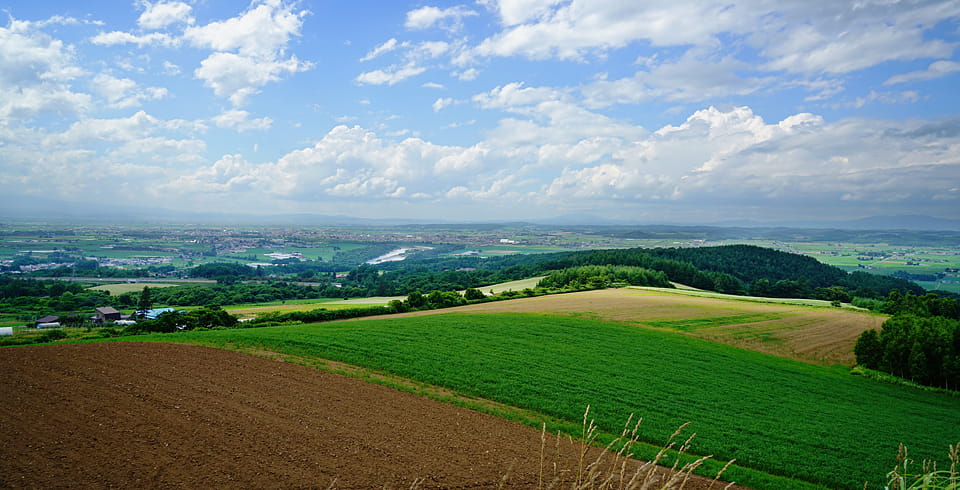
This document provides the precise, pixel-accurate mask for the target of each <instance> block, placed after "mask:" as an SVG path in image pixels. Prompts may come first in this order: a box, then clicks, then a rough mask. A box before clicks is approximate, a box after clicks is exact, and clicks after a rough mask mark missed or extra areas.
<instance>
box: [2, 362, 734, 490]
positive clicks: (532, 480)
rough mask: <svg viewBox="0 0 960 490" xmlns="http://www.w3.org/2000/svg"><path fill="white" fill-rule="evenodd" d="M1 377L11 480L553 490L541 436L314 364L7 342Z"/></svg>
mask: <svg viewBox="0 0 960 490" xmlns="http://www.w3.org/2000/svg"><path fill="white" fill-rule="evenodd" d="M0 372H2V373H3V374H2V377H0V401H2V404H0V455H2V456H0V487H3V488H17V487H33V488H66V487H70V488H77V487H86V488H90V487H97V488H107V487H124V488H130V487H137V488H143V487H150V488H170V487H189V488H211V487H219V488H224V487H229V488H280V487H283V488H293V487H296V488H302V487H311V488H317V487H319V488H327V487H328V486H330V485H331V483H333V482H335V485H334V486H335V487H336V488H410V486H411V484H413V482H414V480H415V479H418V478H419V479H424V481H423V483H422V484H421V485H420V488H496V487H497V485H498V483H499V482H500V480H501V479H502V478H503V476H504V475H505V474H507V473H508V472H509V475H508V476H509V479H508V484H507V485H506V486H507V487H510V488H536V487H537V481H538V476H539V471H540V447H541V435H540V432H539V431H536V430H533V429H530V428H526V427H522V426H519V425H516V424H513V423H510V422H506V421H504V420H500V419H497V418H494V417H491V416H487V415H483V414H480V413H477V412H473V411H470V410H466V409H462V408H458V407H455V406H452V405H447V404H443V403H440V402H436V401H432V400H428V399H424V398H419V397H417V396H414V395H411V394H407V393H403V392H399V391H396V390H393V389H390V388H386V387H382V386H378V385H373V384H368V383H365V382H363V381H361V380H358V379H353V378H348V377H344V376H339V375H335V374H330V373H325V372H321V371H317V370H314V369H311V368H307V367H304V366H299V365H294V364H289V363H283V362H279V361H275V360H271V359H265V358H260V357H255V356H249V355H244V354H238V353H233V352H227V351H221V350H216V349H210V348H202V347H195V346H187V345H174V344H150V343H109V344H107V343H104V344H80V345H55V346H32V347H19V348H8V349H0ZM554 452H556V449H555V448H554V442H553V441H552V439H551V441H550V442H548V453H549V455H548V461H547V463H548V465H549V464H550V463H552V461H553V458H554V456H553V453H554ZM575 454H576V448H575V447H574V446H573V445H571V444H568V443H564V444H563V445H562V449H561V456H560V464H561V467H564V468H575V467H576V464H575V463H574V461H573V458H574V457H575ZM547 476H548V478H549V477H550V476H551V473H549V472H548V473H547ZM708 484H709V481H706V480H703V481H698V482H697V483H696V484H695V485H693V486H688V487H687V488H698V487H699V488H706V486H707V485H708ZM718 487H720V485H717V486H715V487H714V488H718Z"/></svg>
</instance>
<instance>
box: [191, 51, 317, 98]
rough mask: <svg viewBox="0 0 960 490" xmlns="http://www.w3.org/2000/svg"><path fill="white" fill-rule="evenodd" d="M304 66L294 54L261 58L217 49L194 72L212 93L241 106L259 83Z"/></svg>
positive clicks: (264, 82)
mask: <svg viewBox="0 0 960 490" xmlns="http://www.w3.org/2000/svg"><path fill="white" fill-rule="evenodd" d="M306 69H307V65H305V64H304V63H302V62H301V61H300V60H298V59H297V57H296V56H292V57H290V58H288V59H285V60H284V59H280V60H264V59H257V58H250V57H247V56H243V55H239V54H235V53H221V52H217V53H213V54H211V55H210V56H208V57H207V59H205V60H203V61H201V62H200V67H199V68H197V69H196V70H194V75H195V76H196V77H197V78H199V79H201V80H203V83H204V85H206V86H208V87H210V88H212V89H213V93H214V94H216V95H218V96H221V97H227V98H228V99H230V101H231V102H232V103H233V104H234V105H236V106H240V105H243V104H245V103H246V102H247V99H248V98H249V97H250V96H252V95H254V94H256V93H258V92H259V89H260V87H262V86H264V85H266V84H268V83H270V82H276V81H279V80H281V79H282V78H283V76H284V75H287V74H293V73H297V72H300V71H304V70H306Z"/></svg>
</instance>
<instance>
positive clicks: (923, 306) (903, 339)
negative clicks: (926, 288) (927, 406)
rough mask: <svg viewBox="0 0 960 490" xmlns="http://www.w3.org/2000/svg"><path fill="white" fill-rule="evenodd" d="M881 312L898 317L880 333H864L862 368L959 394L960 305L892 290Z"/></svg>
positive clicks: (861, 339)
mask: <svg viewBox="0 0 960 490" xmlns="http://www.w3.org/2000/svg"><path fill="white" fill-rule="evenodd" d="M881 311H884V312H885V313H889V314H892V315H894V316H893V317H891V318H890V319H889V320H887V321H885V322H884V323H883V326H882V327H881V329H880V331H877V330H875V329H871V330H867V331H865V332H863V333H862V334H860V337H859V338H857V343H856V345H855V347H854V354H855V355H856V359H857V364H859V365H861V366H863V367H865V368H868V369H873V370H878V371H882V372H885V373H888V374H891V375H893V376H898V377H901V378H904V379H909V380H911V381H914V382H916V383H919V384H922V385H927V386H936V387H941V388H946V389H950V390H958V389H960V303H958V301H957V300H955V299H952V298H944V297H941V296H937V295H934V294H925V295H923V296H917V295H914V294H912V293H909V292H908V293H906V294H901V293H900V292H899V291H893V292H891V293H890V296H889V297H888V298H887V300H886V301H885V302H884V303H883V305H882V306H881Z"/></svg>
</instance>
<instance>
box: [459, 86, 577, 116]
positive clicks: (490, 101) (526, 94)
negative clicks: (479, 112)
mask: <svg viewBox="0 0 960 490" xmlns="http://www.w3.org/2000/svg"><path fill="white" fill-rule="evenodd" d="M563 98H565V94H564V92H562V91H561V90H558V89H554V88H549V87H524V83H523V82H513V83H508V84H506V85H502V86H499V87H496V88H494V89H492V90H490V91H489V92H484V93H482V94H477V95H475V96H473V100H474V102H476V103H478V104H479V105H480V107H482V108H484V109H505V110H510V111H519V110H520V108H521V107H523V106H530V105H536V104H539V103H541V102H547V101H554V100H560V99H563Z"/></svg>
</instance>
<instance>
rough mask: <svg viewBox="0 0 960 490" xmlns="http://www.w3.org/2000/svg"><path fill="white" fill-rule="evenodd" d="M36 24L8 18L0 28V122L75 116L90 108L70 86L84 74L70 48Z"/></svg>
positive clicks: (84, 96) (87, 97) (87, 98)
mask: <svg viewBox="0 0 960 490" xmlns="http://www.w3.org/2000/svg"><path fill="white" fill-rule="evenodd" d="M37 25H39V24H36V23H30V22H24V21H18V20H16V19H13V18H11V19H10V22H9V24H8V25H7V27H0V119H6V120H8V121H13V120H23V119H31V118H33V117H36V116H38V115H41V114H47V113H59V114H76V113H82V112H84V111H86V110H87V109H88V108H89V107H90V103H91V97H90V95H89V94H85V93H82V92H75V91H74V89H73V87H72V82H74V81H75V80H76V79H77V78H79V77H80V76H82V75H84V74H85V72H84V70H83V69H82V68H81V67H80V66H79V65H78V64H77V62H76V59H75V58H76V55H75V50H74V48H73V47H72V46H70V45H67V44H64V43H63V42H62V41H60V40H58V39H54V38H52V37H50V36H49V35H47V34H44V33H43V32H40V31H38V30H37V29H36V27H37Z"/></svg>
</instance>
